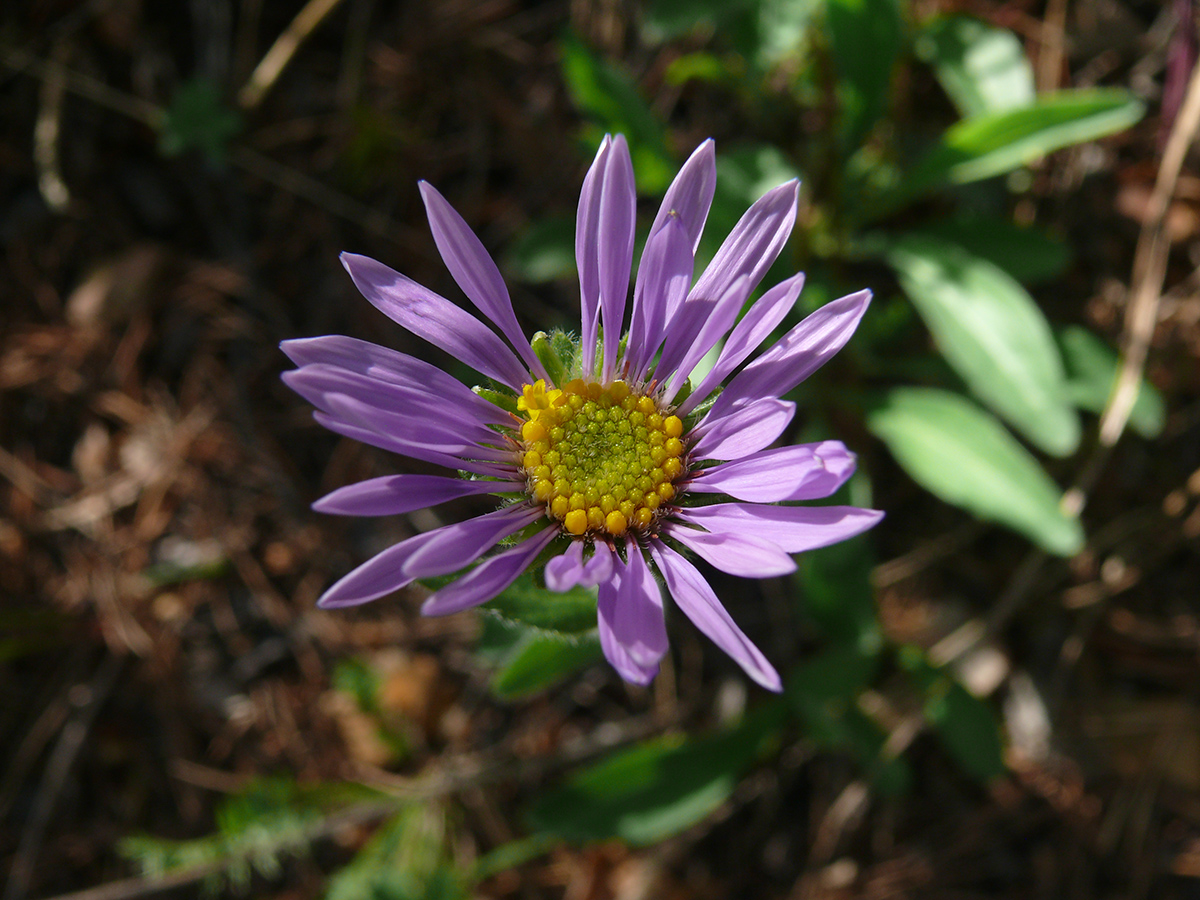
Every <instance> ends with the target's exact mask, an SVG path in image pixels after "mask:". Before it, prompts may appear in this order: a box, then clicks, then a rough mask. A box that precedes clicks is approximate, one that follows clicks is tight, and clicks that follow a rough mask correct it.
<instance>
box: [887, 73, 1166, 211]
mask: <svg viewBox="0 0 1200 900" xmlns="http://www.w3.org/2000/svg"><path fill="white" fill-rule="evenodd" d="M1144 113H1145V106H1144V105H1143V104H1142V102H1141V101H1140V100H1137V99H1136V98H1135V97H1133V96H1132V95H1131V94H1129V93H1127V92H1126V91H1122V90H1116V89H1102V88H1096V89H1092V90H1077V91H1057V92H1053V93H1047V94H1042V95H1041V96H1039V97H1038V98H1037V100H1036V101H1035V102H1034V103H1033V104H1032V105H1030V106H1025V107H1022V108H1020V109H1011V110H1006V111H1003V112H997V113H991V114H988V115H980V116H973V117H971V118H969V119H963V120H962V121H961V122H959V123H957V124H956V125H953V126H951V127H950V128H949V129H948V130H947V131H946V133H945V134H943V135H942V139H941V141H940V143H939V144H938V146H937V147H935V148H934V150H933V151H932V152H931V153H930V154H929V155H928V156H927V157H926V158H925V160H924V161H923V162H922V163H921V164H920V165H918V166H917V168H916V171H914V172H913V173H911V175H910V176H909V179H908V181H907V185H906V187H905V188H904V190H905V194H906V196H909V197H912V196H917V195H919V194H921V193H923V192H925V191H926V190H928V189H930V188H933V187H937V186H938V185H940V184H945V183H955V184H965V183H967V182H970V181H979V180H980V179H982V178H991V177H992V176H993V175H1001V174H1003V173H1005V172H1011V171H1012V170H1013V169H1016V168H1018V167H1020V166H1023V165H1026V164H1027V163H1030V162H1032V161H1033V160H1035V159H1037V158H1039V157H1041V156H1045V155H1046V154H1047V153H1052V152H1054V151H1055V150H1061V149H1062V148H1063V147H1070V146H1071V145H1073V144H1082V143H1084V142H1086V141H1094V140H1096V139H1097V138H1102V137H1105V136H1107V135H1110V134H1115V133H1117V132H1118V131H1124V130H1125V129H1126V128H1128V127H1129V126H1130V125H1133V124H1134V123H1135V122H1137V121H1138V120H1139V119H1141V118H1142V116H1143V115H1144Z"/></svg>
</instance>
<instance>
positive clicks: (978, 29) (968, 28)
mask: <svg viewBox="0 0 1200 900" xmlns="http://www.w3.org/2000/svg"><path fill="white" fill-rule="evenodd" d="M915 48H916V51H917V55H918V56H920V57H921V58H922V59H923V60H924V61H925V62H927V63H929V64H930V65H931V66H932V67H933V70H934V72H935V73H936V74H937V77H938V81H939V82H941V85H942V87H943V88H944V89H945V91H946V93H947V94H949V95H950V99H951V100H953V101H954V105H955V106H957V107H958V111H959V112H960V113H961V114H962V115H964V116H979V115H984V114H985V113H997V112H1003V111H1004V110H1009V109H1018V108H1020V107H1022V106H1028V105H1029V104H1031V103H1032V102H1033V98H1034V82H1033V66H1032V65H1030V63H1029V58H1028V57H1027V56H1026V55H1025V48H1024V46H1022V44H1021V41H1020V39H1019V38H1018V37H1017V36H1016V35H1015V34H1013V33H1012V32H1011V31H1009V30H1008V29H1007V28H994V27H992V26H991V25H988V24H987V23H985V22H982V21H980V20H979V19H976V18H974V17H972V16H959V15H950V16H935V17H934V18H933V19H931V20H930V21H929V22H928V23H927V24H926V25H925V27H924V28H923V29H922V31H921V33H920V34H919V35H918V36H917V39H916V42H915Z"/></svg>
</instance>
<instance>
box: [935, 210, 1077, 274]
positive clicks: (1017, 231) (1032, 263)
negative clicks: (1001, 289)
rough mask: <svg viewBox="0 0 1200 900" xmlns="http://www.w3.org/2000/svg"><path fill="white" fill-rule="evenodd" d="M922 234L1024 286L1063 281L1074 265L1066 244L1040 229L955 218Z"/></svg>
mask: <svg viewBox="0 0 1200 900" xmlns="http://www.w3.org/2000/svg"><path fill="white" fill-rule="evenodd" d="M920 233H922V234H926V235H929V236H930V237H933V238H937V239H939V240H942V241H945V242H949V243H955V244H958V245H959V246H960V247H962V248H963V249H964V250H966V251H967V252H968V253H970V254H972V255H973V256H976V257H978V258H979V259H983V260H986V261H987V262H989V263H991V264H992V265H993V266H995V267H996V268H998V269H1001V270H1003V271H1004V272H1006V273H1007V274H1009V275H1011V276H1012V277H1013V278H1015V279H1016V280H1017V281H1019V282H1021V283H1022V284H1041V283H1044V282H1047V281H1053V280H1054V279H1056V278H1059V277H1061V276H1062V275H1063V274H1064V273H1065V272H1066V270H1067V267H1068V266H1069V265H1070V263H1071V250H1070V248H1069V247H1067V245H1066V244H1064V243H1062V242H1061V241H1059V240H1056V239H1055V238H1053V237H1051V236H1050V235H1048V234H1046V233H1045V232H1044V231H1041V230H1040V229H1037V228H1027V227H1024V226H1021V225H1015V224H1013V223H1012V222H1011V221H1009V220H1008V219H1000V218H994V217H992V216H983V215H978V214H974V215H972V214H966V215H955V216H952V217H950V218H946V219H941V220H939V221H934V222H928V223H926V224H924V225H922V226H921V232H920Z"/></svg>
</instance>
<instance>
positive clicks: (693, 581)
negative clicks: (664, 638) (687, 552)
mask: <svg viewBox="0 0 1200 900" xmlns="http://www.w3.org/2000/svg"><path fill="white" fill-rule="evenodd" d="M650 553H651V555H653V557H654V561H655V562H656V563H657V564H658V570H659V571H660V572H662V575H663V578H664V579H665V580H666V582H667V590H668V591H670V592H671V597H672V598H674V600H675V605H676V606H678V607H679V608H680V609H681V610H683V613H684V615H686V616H687V617H688V618H689V619H691V620H692V623H693V624H694V625H695V626H696V627H697V628H699V629H700V631H702V632H703V633H704V634H705V635H706V636H707V637H708V639H709V640H711V641H712V642H713V643H714V644H716V645H717V646H718V647H720V648H721V649H722V650H724V651H725V652H726V653H728V654H729V655H730V656H731V657H732V658H733V661H734V662H736V663H737V664H738V665H739V666H741V667H742V668H743V669H745V670H746V674H747V675H749V676H750V677H751V678H753V679H754V680H755V681H756V682H758V683H759V684H760V685H762V686H763V687H765V688H766V689H767V690H769V691H782V690H783V682H781V681H780V680H779V673H778V672H776V671H775V668H774V667H773V666H772V665H771V664H770V663H769V662H767V658H766V657H765V656H763V655H762V653H761V652H759V649H758V648H757V647H755V646H754V644H753V643H751V642H750V639H749V638H748V637H746V635H745V634H743V633H742V630H741V629H740V628H738V627H737V625H735V624H734V621H733V619H731V618H730V617H729V613H728V612H726V611H725V607H724V606H722V605H721V601H720V600H718V599H717V595H716V594H714V593H713V589H712V588H711V587H710V586H709V584H708V582H707V581H705V580H704V576H703V575H701V574H700V572H699V571H697V569H696V567H695V566H693V565H692V564H691V563H690V562H688V561H687V560H686V559H684V558H683V557H682V556H680V555H679V554H678V553H676V552H675V551H674V550H672V549H671V548H670V547H668V546H667V545H666V544H664V543H662V542H661V541H652V542H651V543H650Z"/></svg>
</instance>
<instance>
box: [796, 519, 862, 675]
mask: <svg viewBox="0 0 1200 900" xmlns="http://www.w3.org/2000/svg"><path fill="white" fill-rule="evenodd" d="M872 564H873V560H872V558H871V545H870V543H869V542H868V541H867V539H866V538H865V537H857V538H853V539H852V540H849V541H842V542H841V543H839V544H834V545H832V546H830V547H822V548H820V549H819V550H810V551H809V552H807V553H805V554H804V555H803V556H802V557H801V558H800V568H799V571H798V572H797V573H796V577H797V579H798V580H799V582H800V587H801V592H802V595H803V597H804V607H805V609H806V610H807V611H808V613H809V615H811V616H812V617H813V618H814V619H816V620H817V622H819V623H820V625H821V627H822V628H823V629H824V631H825V633H826V634H828V635H829V637H830V638H831V639H832V640H834V641H836V642H837V643H839V644H845V645H849V646H853V647H854V648H856V650H857V651H858V652H860V653H862V654H864V655H870V654H872V653H875V652H877V651H878V650H879V648H880V646H882V643H883V636H882V634H881V632H880V628H879V617H878V616H877V615H876V612H875V591H874V590H873V589H872V588H871V580H870V573H871V567H872Z"/></svg>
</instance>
